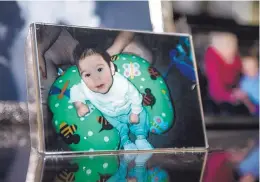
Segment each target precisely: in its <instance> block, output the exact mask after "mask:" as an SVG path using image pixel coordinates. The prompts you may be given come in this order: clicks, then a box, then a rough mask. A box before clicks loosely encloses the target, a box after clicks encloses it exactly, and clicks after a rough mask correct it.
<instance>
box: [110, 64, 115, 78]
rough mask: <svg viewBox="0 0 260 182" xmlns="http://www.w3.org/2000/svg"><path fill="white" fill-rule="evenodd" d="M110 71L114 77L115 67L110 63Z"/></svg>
mask: <svg viewBox="0 0 260 182" xmlns="http://www.w3.org/2000/svg"><path fill="white" fill-rule="evenodd" d="M110 70H111V73H112V75H115V65H114V63H113V62H110Z"/></svg>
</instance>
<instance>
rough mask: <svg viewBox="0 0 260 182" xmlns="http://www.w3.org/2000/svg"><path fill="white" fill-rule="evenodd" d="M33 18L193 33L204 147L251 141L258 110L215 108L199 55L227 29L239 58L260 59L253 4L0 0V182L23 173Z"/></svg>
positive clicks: (256, 6)
mask: <svg viewBox="0 0 260 182" xmlns="http://www.w3.org/2000/svg"><path fill="white" fill-rule="evenodd" d="M32 22H45V23H56V24H67V25H80V26H90V27H105V28H117V29H132V30H146V31H156V32H162V31H165V32H177V33H189V34H192V36H193V44H194V45H193V46H194V51H195V57H196V63H197V65H198V68H199V73H198V74H199V80H200V88H201V98H202V101H203V108H204V111H205V123H206V128H207V137H208V139H209V145H210V148H211V149H225V150H227V149H230V148H232V149H234V148H243V147H246V146H247V144H248V140H250V141H251V140H255V139H258V137H259V120H258V118H259V116H258V115H257V114H255V113H253V114H252V113H250V112H248V107H246V106H245V107H244V109H242V110H239V111H242V112H237V110H235V111H234V109H232V108H233V107H232V104H231V109H230V106H229V108H228V109H226V107H224V108H223V107H220V106H219V104H218V103H216V102H215V100H214V99H213V98H212V97H211V95H210V94H209V84H210V83H209V82H210V80H208V76H207V74H206V68H205V67H206V64H205V54H206V53H207V49H208V47H209V46H210V42H211V40H212V36H211V32H230V33H232V34H233V35H235V36H236V37H237V40H238V52H239V55H240V56H241V60H243V59H242V58H243V57H245V56H250V57H254V58H255V59H256V60H257V62H259V1H162V2H160V1H156V2H155V1H150V2H149V1H133V2H131V1H124V2H120V1H113V2H112V1H111V2H109V1H53V2H51V1H46V2H43V1H6V2H5V1H1V2H0V84H1V86H0V124H1V125H0V130H1V131H0V138H1V139H2V141H1V143H0V148H2V149H0V154H1V155H0V161H1V164H6V165H5V166H2V165H0V171H1V173H0V181H1V180H2V181H25V177H26V171H27V166H28V158H29V151H30V141H29V132H28V131H29V127H28V120H27V117H28V115H27V114H26V112H27V107H26V102H27V98H26V79H25V76H26V73H25V64H24V61H25V60H24V44H25V38H26V35H27V33H28V27H29V25H30V23H32ZM257 67H258V66H257ZM216 73H217V72H216ZM239 74H240V73H239ZM241 74H242V73H241ZM257 80H258V82H259V79H257ZM254 83H256V82H254ZM258 84H259V83H258ZM255 88H259V85H256V86H255ZM257 104H259V102H258V103H257ZM257 104H255V105H257ZM242 105H245V104H242ZM234 108H236V107H235V106H234ZM258 109H259V108H258ZM230 110H232V111H230ZM7 164H8V165H7ZM13 170H15V171H16V175H11V174H13V173H12V171H13Z"/></svg>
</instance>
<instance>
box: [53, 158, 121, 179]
mask: <svg viewBox="0 0 260 182" xmlns="http://www.w3.org/2000/svg"><path fill="white" fill-rule="evenodd" d="M118 165H119V164H118V157H117V156H114V155H110V156H108V155H107V156H86V157H78V158H74V159H73V160H72V161H70V162H69V164H68V165H67V166H66V167H65V168H63V169H61V170H60V171H59V172H58V173H57V174H56V182H66V181H69V179H70V180H71V179H73V178H74V180H71V181H73V182H83V181H84V182H93V181H94V182H96V181H99V180H100V181H106V180H107V179H109V178H110V177H111V176H113V175H114V174H115V173H116V172H117V170H118Z"/></svg>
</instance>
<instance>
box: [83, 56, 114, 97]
mask: <svg viewBox="0 0 260 182" xmlns="http://www.w3.org/2000/svg"><path fill="white" fill-rule="evenodd" d="M110 65H111V66H110V67H109V66H108V64H107V62H106V61H105V60H104V59H103V57H102V56H101V55H99V54H94V55H91V56H87V57H86V58H84V59H82V60H80V62H79V71H80V75H81V78H82V80H83V81H84V82H85V84H86V85H87V87H88V88H89V89H90V90H92V91H93V92H97V93H102V94H105V93H107V92H108V91H109V89H110V87H111V86H112V83H113V75H114V71H113V70H114V69H113V64H110Z"/></svg>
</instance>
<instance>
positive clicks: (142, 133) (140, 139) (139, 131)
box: [130, 108, 153, 150]
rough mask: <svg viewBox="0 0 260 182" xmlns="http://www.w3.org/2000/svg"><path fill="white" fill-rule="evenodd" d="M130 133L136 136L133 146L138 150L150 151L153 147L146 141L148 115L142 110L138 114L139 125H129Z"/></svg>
mask: <svg viewBox="0 0 260 182" xmlns="http://www.w3.org/2000/svg"><path fill="white" fill-rule="evenodd" d="M130 130H131V132H132V133H133V134H134V135H135V136H136V141H135V145H136V147H137V148H138V149H139V150H151V149H153V146H152V145H151V144H150V143H149V142H148V141H147V140H146V138H147V136H148V132H149V126H148V113H147V112H146V109H145V108H144V109H143V111H142V112H141V113H140V114H139V123H137V124H131V125H130Z"/></svg>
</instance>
